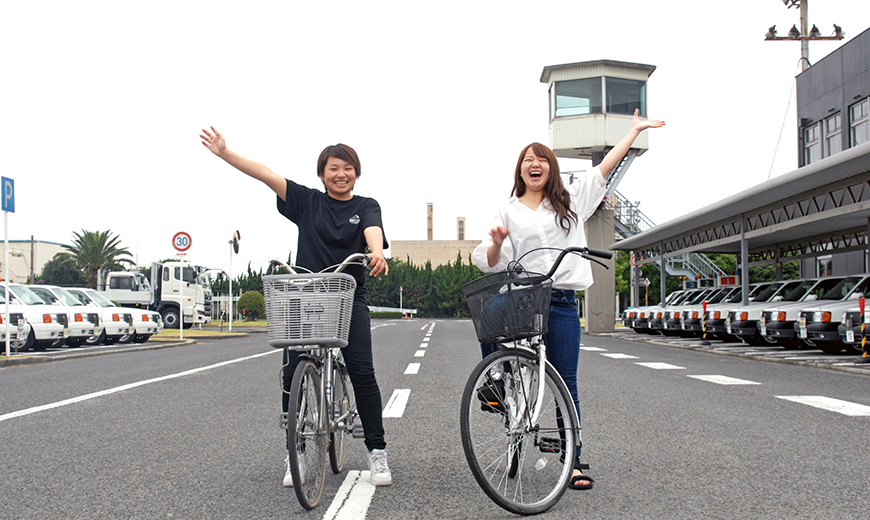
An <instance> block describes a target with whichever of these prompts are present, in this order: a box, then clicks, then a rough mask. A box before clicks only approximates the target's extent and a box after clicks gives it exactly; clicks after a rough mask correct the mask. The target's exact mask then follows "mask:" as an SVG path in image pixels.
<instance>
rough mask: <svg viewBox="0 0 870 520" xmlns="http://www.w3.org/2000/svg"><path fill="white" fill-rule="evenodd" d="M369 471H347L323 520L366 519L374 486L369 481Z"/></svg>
mask: <svg viewBox="0 0 870 520" xmlns="http://www.w3.org/2000/svg"><path fill="white" fill-rule="evenodd" d="M370 474H371V472H369V471H348V472H347V476H346V477H344V482H342V483H341V487H339V488H338V492H337V493H336V494H335V498H334V499H332V504H330V505H329V509H327V510H326V513H325V514H324V515H323V520H355V519H363V518H365V517H366V512H367V511H368V508H369V504H371V502H372V496H373V495H374V494H375V486H373V485H372V483H371V481H370V480H369V477H370Z"/></svg>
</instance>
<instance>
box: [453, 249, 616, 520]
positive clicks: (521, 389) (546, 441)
mask: <svg viewBox="0 0 870 520" xmlns="http://www.w3.org/2000/svg"><path fill="white" fill-rule="evenodd" d="M534 251H537V249H536V250H533V251H530V252H529V253H531V252H534ZM560 251H561V253H560V254H559V256H558V258H557V259H556V262H555V264H554V265H553V267H552V268H551V269H550V272H548V273H547V274H544V275H542V274H535V273H529V272H526V271H525V270H524V269H523V268H522V266H521V265H520V264H519V261H517V262H512V263H511V265H509V266H508V269H507V270H506V271H503V272H500V273H495V274H492V275H488V276H484V277H482V278H478V279H477V280H473V281H471V282H468V283H467V284H465V285H464V286H463V288H462V291H463V295H464V296H465V300H466V303H467V305H468V308H469V311H470V312H471V318H472V321H473V322H474V327H475V331H476V333H477V337H478V340H479V341H480V342H482V343H494V344H498V350H497V351H495V352H493V353H492V354H490V355H488V356H487V357H485V358H484V359H483V360H482V361H481V362H480V363H478V365H477V366H476V367H475V368H474V370H473V371H472V372H471V375H470V376H469V378H468V382H467V383H466V385H465V390H464V391H463V393H462V406H461V409H460V416H459V426H460V433H461V436H462V447H463V449H464V451H465V458H466V460H467V461H468V465H469V467H470V468H471V473H472V474H473V475H474V478H475V480H477V483H478V484H479V485H480V487H481V488H482V489H483V491H484V493H486V495H487V496H488V497H489V498H490V499H492V500H493V501H494V502H495V503H496V504H498V505H499V506H501V507H503V508H504V509H506V510H508V511H511V512H513V513H517V514H522V515H532V514H537V513H541V512H543V511H546V510H547V509H549V508H551V507H552V506H553V505H554V504H555V503H556V502H558V501H559V499H560V498H561V497H562V494H563V493H564V492H565V489H566V488H567V485H568V481H569V480H570V478H571V474H572V473H573V469H574V458H575V452H576V449H577V448H579V447H580V446H581V445H582V442H581V435H580V419H579V417H578V415H577V409H576V407H575V406H574V401H573V399H572V397H571V395H570V393H569V391H568V387H567V386H566V385H565V382H564V381H563V380H562V378H561V376H559V373H558V372H557V371H556V369H555V368H554V367H553V366H552V365H551V364H550V363H549V362H548V361H547V348H546V345H545V344H544V341H543V335H544V334H546V332H547V318H548V315H549V310H550V291H551V288H552V279H551V277H552V276H553V273H555V272H556V269H558V267H559V264H560V263H561V262H562V259H563V258H564V257H565V255H566V254H569V253H573V254H578V255H580V256H582V257H584V258H587V259H589V260H592V261H595V262H597V263H599V264H601V265H604V267H605V268H606V267H607V266H606V265H605V264H603V263H601V262H599V261H598V260H596V259H595V258H592V257H599V258H611V257H612V254H611V253H609V252H607V251H597V250H594V249H588V248H585V247H584V248H580V247H571V248H568V249H564V250H560ZM526 254H528V253H526ZM524 256H525V255H524ZM520 260H522V258H520ZM542 367H543V370H542V369H541V368H542Z"/></svg>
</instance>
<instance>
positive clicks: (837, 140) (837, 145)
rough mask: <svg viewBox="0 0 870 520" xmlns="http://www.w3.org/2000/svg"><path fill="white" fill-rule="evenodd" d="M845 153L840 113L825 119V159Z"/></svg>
mask: <svg viewBox="0 0 870 520" xmlns="http://www.w3.org/2000/svg"><path fill="white" fill-rule="evenodd" d="M842 151H843V139H842V136H841V133H840V114H839V112H838V113H836V114H834V115H832V116H831V117H829V118H827V119H825V157H830V156H831V155H834V154H835V153H837V152H842Z"/></svg>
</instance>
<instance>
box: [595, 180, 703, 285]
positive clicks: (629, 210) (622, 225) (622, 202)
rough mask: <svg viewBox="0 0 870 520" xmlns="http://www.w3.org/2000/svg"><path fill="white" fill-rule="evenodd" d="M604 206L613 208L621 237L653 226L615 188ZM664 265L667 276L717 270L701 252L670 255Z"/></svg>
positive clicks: (691, 275)
mask: <svg viewBox="0 0 870 520" xmlns="http://www.w3.org/2000/svg"><path fill="white" fill-rule="evenodd" d="M611 173H612V172H611ZM605 207H606V208H607V209H611V210H613V218H614V228H615V231H616V234H617V235H619V236H620V237H622V238H628V237H630V236H634V235H636V234H638V233H641V232H643V231H646V230H647V229H651V228H653V227H655V224H653V223H652V221H651V220H650V219H649V217H647V216H646V215H644V214H643V212H642V211H641V210H640V208H638V203H632V202H630V201H629V200H628V199H626V198H625V196H624V195H622V194H621V193H619V191H617V190H616V189H615V188H614V189H613V190H612V193H611V194H610V195H609V196H608V197H607V198H606V199H605ZM656 264H658V262H656ZM665 267H666V269H667V273H668V276H685V277H687V278H689V279H690V280H694V279H695V278H710V277H712V275H713V273H715V272H718V271H719V268H718V267H717V266H716V264H714V263H713V262H712V261H710V259H709V258H707V255H704V254H703V253H687V254H683V255H680V256H674V257H670V258H668V259H666V261H665Z"/></svg>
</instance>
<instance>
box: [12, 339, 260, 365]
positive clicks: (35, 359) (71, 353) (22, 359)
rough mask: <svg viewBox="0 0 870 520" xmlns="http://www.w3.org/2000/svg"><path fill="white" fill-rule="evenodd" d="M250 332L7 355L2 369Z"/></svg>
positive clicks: (174, 345)
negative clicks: (130, 344) (104, 347)
mask: <svg viewBox="0 0 870 520" xmlns="http://www.w3.org/2000/svg"><path fill="white" fill-rule="evenodd" d="M248 334H249V333H248V331H245V333H244V334H239V335H236V336H218V335H214V336H197V337H196V338H191V339H182V340H181V341H177V340H175V341H173V340H153V339H152V340H149V341H148V342H147V343H143V344H141V345H134V346H129V347H125V346H123V345H118V346H117V347H118V348H107V349H100V348H97V349H89V348H87V347H85V348H84V349H78V348H77V349H71V350H68V351H60V352H53V353H51V352H50V353H48V354H32V353H27V354H22V355H21V356H14V357H9V358H7V357H6V356H5V354H3V355H0V368H6V367H13V366H22V365H35V364H38V363H49V362H52V361H64V360H68V359H80V358H86V357H93V356H106V355H109V354H123V353H127V352H140V351H143V350H159V349H164V348H172V347H181V346H187V345H195V344H196V342H197V340H205V339H207V340H215V339H217V340H223V339H231V338H246V337H248Z"/></svg>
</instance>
